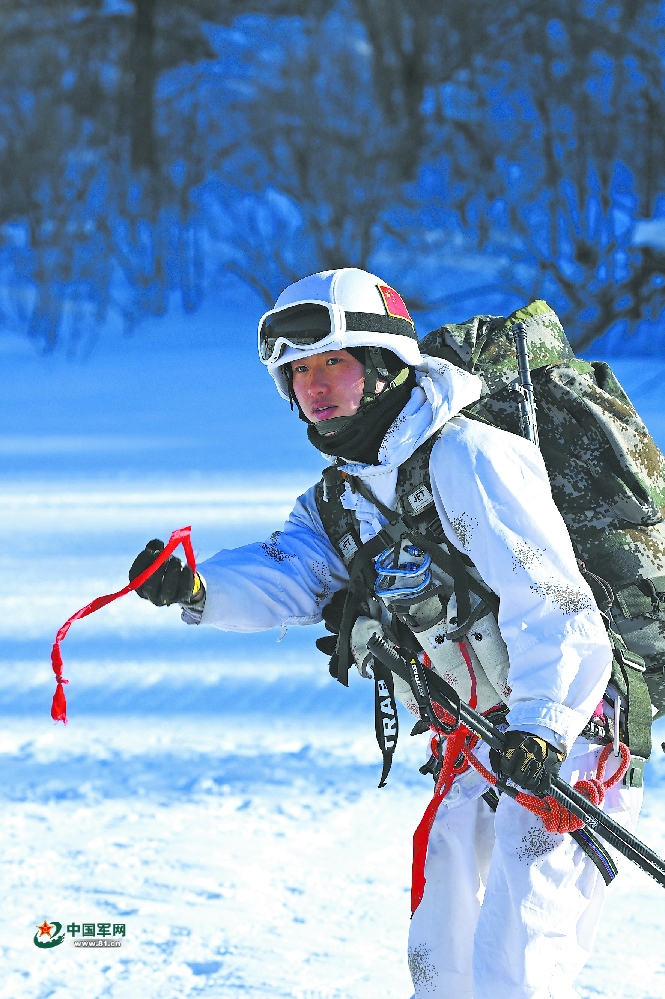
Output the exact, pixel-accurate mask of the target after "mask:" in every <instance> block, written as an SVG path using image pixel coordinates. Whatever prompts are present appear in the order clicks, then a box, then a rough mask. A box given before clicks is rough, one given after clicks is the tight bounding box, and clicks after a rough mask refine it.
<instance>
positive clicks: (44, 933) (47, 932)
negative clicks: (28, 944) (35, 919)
mask: <svg viewBox="0 0 665 999" xmlns="http://www.w3.org/2000/svg"><path fill="white" fill-rule="evenodd" d="M37 929H38V930H39V935H40V937H50V936H51V930H52V929H53V926H52V925H51V924H50V923H47V922H46V920H44V922H43V923H42V925H41V926H38V927H37Z"/></svg>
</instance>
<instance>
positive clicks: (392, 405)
mask: <svg viewBox="0 0 665 999" xmlns="http://www.w3.org/2000/svg"><path fill="white" fill-rule="evenodd" d="M415 384H416V373H415V371H414V369H413V368H411V369H410V370H409V374H408V377H407V378H406V380H405V381H404V382H402V384H401V385H396V386H395V387H394V388H390V389H389V390H384V392H382V393H380V395H378V396H377V397H376V398H375V399H374V400H373V401H372V402H370V403H368V404H361V406H360V409H359V410H358V412H357V413H356V414H355V416H352V417H349V419H348V422H347V423H346V425H345V426H344V427H342V429H340V430H338V431H336V432H334V433H330V434H325V433H320V432H319V430H317V429H316V427H317V426H321V424H317V425H315V424H313V423H310V422H309V420H307V423H308V427H307V437H308V438H309V441H310V443H311V444H313V445H314V447H315V448H318V450H319V451H322V452H323V453H324V454H331V455H334V456H335V457H337V458H346V459H347V461H359V462H362V463H363V464H364V465H378V463H379V448H380V447H381V443H382V441H383V438H384V437H385V436H386V433H387V431H388V428H389V427H390V425H391V424H392V423H393V422H394V421H395V419H396V418H397V416H398V415H399V413H401V412H402V410H403V409H404V407H405V406H406V404H407V402H408V401H409V399H410V397H411V392H412V390H413V388H414V386H415ZM323 422H325V421H323Z"/></svg>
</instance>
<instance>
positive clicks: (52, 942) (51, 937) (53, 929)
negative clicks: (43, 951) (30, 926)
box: [33, 919, 66, 948]
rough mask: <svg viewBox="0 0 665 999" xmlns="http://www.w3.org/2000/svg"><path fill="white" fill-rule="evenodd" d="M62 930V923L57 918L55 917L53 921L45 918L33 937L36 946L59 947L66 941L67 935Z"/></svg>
mask: <svg viewBox="0 0 665 999" xmlns="http://www.w3.org/2000/svg"><path fill="white" fill-rule="evenodd" d="M61 930H62V923H59V922H58V921H57V919H54V920H53V922H52V923H49V921H48V920H47V919H45V920H44V922H43V923H42V925H41V926H38V927H37V932H36V933H35V935H34V937H33V943H34V945H35V947H44V948H47V947H58V946H59V945H60V944H61V943H64V940H65V936H66V934H65V933H61V932H60V931H61Z"/></svg>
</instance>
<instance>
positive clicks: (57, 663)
mask: <svg viewBox="0 0 665 999" xmlns="http://www.w3.org/2000/svg"><path fill="white" fill-rule="evenodd" d="M191 533H192V529H191V527H180V528H179V529H178V530H177V531H174V532H173V534H172V535H171V537H170V538H169V540H168V541H167V543H166V546H165V547H164V548H163V549H162V551H161V552H160V553H159V555H158V556H157V557H156V559H155V561H154V562H153V563H152V564H151V565H149V566H148V568H147V569H144V570H143V572H142V573H141V574H140V575H139V576H137V577H136V579H133V580H132V581H131V583H128V584H127V586H123V588H122V589H121V590H118V592H117V593H107V594H106V595H105V596H103V597H97V598H96V599H95V600H93V601H91V602H90V603H89V604H86V605H85V607H82V608H81V610H78V611H77V612H76V614H72V616H71V617H70V618H68V619H67V621H65V623H64V624H63V625H62V627H61V628H60V629H59V630H58V633H57V635H56V636H55V642H54V643H53V648H52V649H51V665H52V667H53V672H54V673H55V679H56V688H55V694H54V695H53V704H52V705H51V718H52V719H53V721H56V722H58V721H61V722H64V723H65V725H66V724H67V700H66V698H65V691H64V688H63V684H65V683H69V680H65V679H64V677H63V675H62V668H63V663H62V655H61V653H60V643H61V642H62V641H63V639H64V638H65V636H66V635H67V632H68V631H69V629H70V628H71V626H72V624H73V623H74V621H79V620H80V619H81V618H82V617H87V616H88V615H89V614H94V613H95V611H98V610H99V609H100V608H101V607H106V605H107V604H110V603H113V601H114V600H118V599H119V598H120V597H124V596H125V594H127V593H131V592H132V590H137V589H138V588H139V586H143V584H144V583H145V581H146V580H147V579H150V577H151V576H152V574H153V573H154V572H156V571H157V569H159V567H160V565H164V563H165V562H166V560H167V559H168V558H170V557H171V555H172V554H173V552H174V551H175V549H176V548H177V547H178V545H180V544H182V547H183V548H184V549H185V557H186V559H187V565H188V566H189V568H190V569H191V570H192V572H194V573H195V572H196V559H195V557H194V549H193V548H192V540H191V537H190V535H191Z"/></svg>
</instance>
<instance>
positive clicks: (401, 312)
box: [377, 284, 413, 324]
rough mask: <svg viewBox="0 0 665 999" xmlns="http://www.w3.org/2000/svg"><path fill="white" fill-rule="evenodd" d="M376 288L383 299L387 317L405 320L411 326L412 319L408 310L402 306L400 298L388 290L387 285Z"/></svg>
mask: <svg viewBox="0 0 665 999" xmlns="http://www.w3.org/2000/svg"><path fill="white" fill-rule="evenodd" d="M377 287H378V289H379V291H380V292H381V298H382V299H383V302H384V305H385V307H386V311H387V313H388V315H389V316H397V317H399V318H400V319H406V320H408V322H410V323H411V324H413V319H412V318H411V316H410V315H409V310H408V309H407V307H406V305H405V304H404V301H403V299H402V296H401V295H398V294H397V292H396V291H395V289H394V288H390V287H389V286H388V285H387V284H380V285H377Z"/></svg>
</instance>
